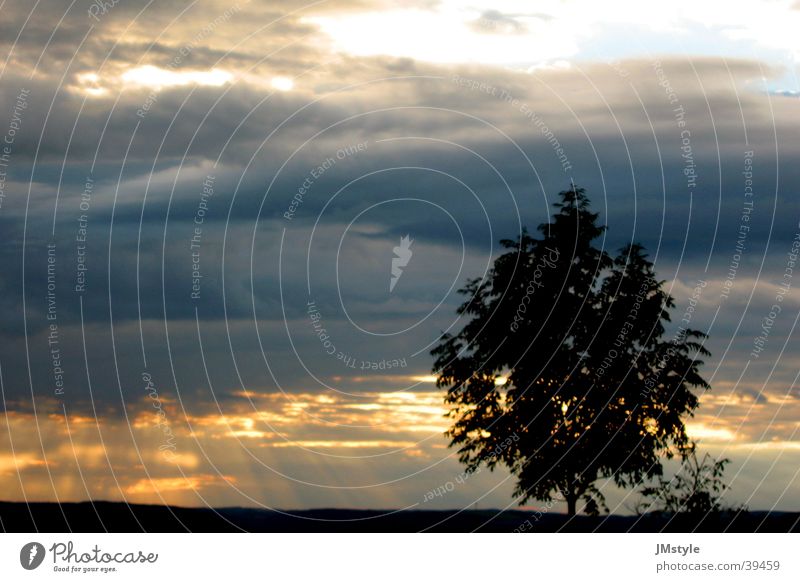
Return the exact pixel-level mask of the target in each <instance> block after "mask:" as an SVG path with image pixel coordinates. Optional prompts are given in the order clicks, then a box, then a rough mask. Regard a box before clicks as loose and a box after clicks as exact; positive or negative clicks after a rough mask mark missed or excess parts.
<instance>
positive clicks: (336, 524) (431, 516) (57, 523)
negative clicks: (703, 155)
mask: <svg viewBox="0 0 800 582" xmlns="http://www.w3.org/2000/svg"><path fill="white" fill-rule="evenodd" d="M387 513H389V512H388V511H373V510H367V511H362V510H350V509H312V510H303V511H289V512H285V513H282V512H279V511H269V510H261V509H248V508H241V507H228V508H221V509H197V508H186V507H167V506H161V505H131V504H126V503H112V502H105V501H102V502H94V503H91V502H86V503H62V504H60V505H59V504H57V503H31V504H25V503H7V502H0V531H5V532H36V531H38V532H76V533H77V532H104V531H109V532H141V531H147V532H185V531H192V532H237V531H248V532H416V531H437V532H469V531H482V532H513V531H514V530H515V529H518V528H519V529H522V530H524V531H526V532H533V533H535V532H539V533H542V532H557V531H569V532H593V531H597V532H661V531H664V532H690V531H703V532H719V531H729V532H800V513H794V512H793V513H784V512H771V513H770V512H763V511H751V512H744V513H738V514H737V513H725V514H720V515H715V516H709V517H707V518H706V519H705V520H703V521H702V523H698V520H697V518H689V517H687V516H678V517H675V518H674V519H670V518H669V517H668V516H660V515H653V514H650V515H647V516H644V517H635V516H620V515H611V516H604V517H596V518H595V517H585V516H581V517H577V518H574V519H572V520H569V519H567V516H565V515H563V514H555V513H552V514H546V513H545V514H543V515H541V516H536V515H535V514H534V513H531V512H527V511H518V510H513V511H503V512H500V511H497V510H491V509H490V510H467V511H460V512H459V511H413V510H411V511H401V512H396V513H391V514H389V515H387ZM537 517H538V519H537Z"/></svg>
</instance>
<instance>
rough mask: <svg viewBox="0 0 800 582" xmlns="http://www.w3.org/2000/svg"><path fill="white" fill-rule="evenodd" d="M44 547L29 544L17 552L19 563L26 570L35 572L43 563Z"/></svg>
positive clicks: (34, 543)
mask: <svg viewBox="0 0 800 582" xmlns="http://www.w3.org/2000/svg"><path fill="white" fill-rule="evenodd" d="M44 554H45V551H44V546H43V545H42V544H40V543H39V542H30V543H27V544H25V545H24V546H22V549H21V550H20V551H19V563H20V564H22V567H23V568H25V569H26V570H35V569H36V568H38V567H39V566H41V564H42V562H43V561H44Z"/></svg>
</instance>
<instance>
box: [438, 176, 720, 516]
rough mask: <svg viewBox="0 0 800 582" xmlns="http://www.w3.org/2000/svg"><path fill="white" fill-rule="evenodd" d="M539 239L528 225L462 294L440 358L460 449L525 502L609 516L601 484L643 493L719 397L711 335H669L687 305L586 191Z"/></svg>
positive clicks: (566, 196) (567, 195)
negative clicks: (707, 375) (694, 420)
mask: <svg viewBox="0 0 800 582" xmlns="http://www.w3.org/2000/svg"><path fill="white" fill-rule="evenodd" d="M554 206H555V212H554V214H553V216H552V217H551V219H550V220H549V222H547V223H544V224H541V225H540V226H539V228H538V230H539V236H538V237H535V236H532V235H530V234H529V233H528V232H527V231H525V230H523V231H522V233H521V234H520V236H518V237H517V239H516V240H503V241H501V244H502V245H503V247H504V248H506V249H508V250H507V251H506V252H504V253H503V254H501V255H500V256H498V257H497V259H496V260H495V262H494V265H493V267H492V269H491V270H490V271H489V272H488V273H487V275H486V276H485V277H483V278H480V279H473V280H470V281H468V282H467V284H466V285H465V287H464V288H463V289H461V290H460V292H461V293H463V294H464V295H465V296H466V299H465V301H464V302H463V303H462V304H461V305H460V306H459V307H458V313H459V314H460V315H461V316H462V317H463V318H464V320H465V322H464V325H463V327H462V328H461V329H460V331H459V332H458V333H454V334H445V335H443V336H442V338H441V339H440V341H439V343H438V344H437V345H436V347H435V348H434V349H433V350H432V354H433V355H434V356H435V362H434V366H433V373H434V374H435V375H436V377H437V386H439V387H440V388H445V389H446V390H447V392H446V395H445V402H446V403H447V404H448V406H449V410H450V412H449V415H450V417H451V418H452V425H451V427H450V429H449V430H448V433H447V434H448V436H449V438H450V439H451V445H452V446H455V447H458V451H459V454H460V460H461V461H462V462H463V463H464V464H466V466H467V468H468V469H471V470H474V469H476V468H477V467H479V466H481V465H485V466H488V467H489V468H490V469H493V468H495V467H496V466H498V465H505V466H507V467H508V468H509V469H510V471H511V472H512V474H513V475H515V476H516V478H517V485H516V490H515V495H516V496H517V497H518V500H519V502H520V503H524V502H525V501H527V500H529V499H537V500H540V501H552V500H553V499H555V498H558V496H560V497H561V499H563V500H565V501H566V503H567V507H568V512H569V513H570V514H571V515H574V514H575V512H576V510H577V503H578V502H579V501H581V500H583V502H584V510H585V511H587V512H588V513H597V512H598V511H599V509H600V507H601V506H603V505H604V499H603V495H602V493H601V491H600V490H599V489H598V487H597V486H596V483H597V481H598V480H599V479H602V478H612V479H613V480H614V482H616V484H617V485H619V486H621V487H635V486H637V485H639V484H640V483H641V482H642V481H643V480H645V479H651V478H655V477H657V476H660V475H662V474H663V473H662V461H663V459H664V458H671V457H672V456H673V455H674V454H676V453H677V452H680V451H682V450H684V449H685V448H686V446H687V445H688V442H689V441H688V438H687V435H686V428H685V426H684V418H685V417H686V416H687V415H690V414H691V413H692V411H693V410H694V409H695V408H696V407H697V405H698V399H697V396H696V395H695V394H694V392H693V389H695V388H707V387H708V384H707V383H706V381H705V380H704V379H703V378H702V377H701V375H700V372H699V368H700V366H701V364H702V362H701V361H699V360H698V359H697V357H698V356H702V355H709V354H708V352H707V351H706V350H705V349H704V347H703V340H704V338H705V335H704V334H703V333H701V332H699V331H696V330H693V329H685V328H683V327H678V329H677V330H675V331H672V332H670V333H668V332H667V325H666V324H667V323H668V322H669V321H670V313H669V310H670V309H671V308H673V307H674V300H673V298H672V297H671V296H670V295H669V294H668V293H667V292H666V291H665V289H664V282H663V281H659V280H658V279H657V278H656V274H655V272H654V269H653V263H652V262H650V261H649V260H648V258H647V255H646V253H645V250H644V248H643V247H642V246H640V245H638V244H629V245H627V246H625V247H624V248H622V249H621V250H620V251H619V252H618V254H617V255H616V256H615V257H613V258H612V257H610V256H609V254H608V253H607V252H606V251H605V250H603V248H602V247H600V246H598V240H599V239H601V237H602V235H603V234H604V232H605V227H604V226H602V225H600V224H598V214H596V213H593V212H592V211H591V208H590V203H589V199H588V198H587V196H586V193H585V191H584V190H583V189H582V188H575V187H573V188H572V189H570V190H567V191H564V192H561V193H560V202H558V203H557V204H555V205H554Z"/></svg>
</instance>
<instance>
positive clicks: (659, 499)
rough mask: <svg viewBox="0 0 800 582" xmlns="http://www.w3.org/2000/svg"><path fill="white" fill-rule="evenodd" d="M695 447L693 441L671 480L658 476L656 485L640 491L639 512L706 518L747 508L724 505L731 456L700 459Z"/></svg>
mask: <svg viewBox="0 0 800 582" xmlns="http://www.w3.org/2000/svg"><path fill="white" fill-rule="evenodd" d="M696 449H697V446H696V444H695V443H690V445H689V447H688V448H687V451H686V454H685V455H684V459H683V463H682V464H681V467H680V469H679V470H678V472H677V473H676V474H675V475H674V476H673V477H672V478H671V479H667V478H665V477H663V476H659V477H658V480H657V482H656V484H655V485H653V486H650V487H644V488H643V489H642V490H641V494H642V497H643V499H642V501H641V503H640V504H639V505H638V506H637V508H636V509H637V513H640V514H641V513H643V512H645V511H657V512H661V513H666V514H669V515H675V514H679V513H682V514H689V515H692V516H695V517H698V518H705V517H706V516H708V515H709V514H713V513H718V512H721V511H739V512H743V511H745V507H744V506H739V507H729V506H727V505H724V504H723V498H724V496H725V492H726V491H727V490H728V488H729V487H728V485H727V484H726V483H725V482H724V481H723V479H722V476H723V474H724V473H725V465H727V464H728V463H730V459H713V458H711V456H710V455H709V454H708V453H706V454H705V455H703V457H702V458H701V459H698V458H697V450H696Z"/></svg>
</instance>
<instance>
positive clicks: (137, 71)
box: [120, 65, 233, 91]
mask: <svg viewBox="0 0 800 582" xmlns="http://www.w3.org/2000/svg"><path fill="white" fill-rule="evenodd" d="M120 78H121V79H122V81H123V83H125V84H127V85H131V86H137V87H147V88H149V89H153V90H156V91H158V90H161V89H164V88H166V87H181V86H184V85H205V86H210V87H221V86H222V85H225V84H226V83H229V82H231V80H232V79H233V75H232V74H231V73H229V72H227V71H222V70H219V69H211V70H210V71H172V70H169V69H162V68H159V67H154V66H153V65H145V66H143V67H136V68H133V69H128V70H127V71H125V72H124V73H123V74H122V75H121V77H120Z"/></svg>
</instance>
